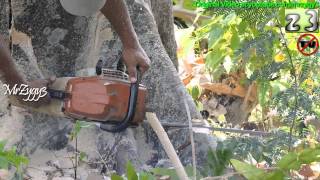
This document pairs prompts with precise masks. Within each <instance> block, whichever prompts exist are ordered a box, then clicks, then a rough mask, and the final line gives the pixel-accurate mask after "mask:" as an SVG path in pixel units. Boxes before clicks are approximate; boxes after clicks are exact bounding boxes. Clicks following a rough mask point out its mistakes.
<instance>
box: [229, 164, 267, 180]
mask: <svg viewBox="0 0 320 180" xmlns="http://www.w3.org/2000/svg"><path fill="white" fill-rule="evenodd" d="M230 161H231V163H232V165H233V167H234V168H235V169H236V170H237V171H238V172H239V173H241V174H242V175H243V176H244V177H246V178H247V179H248V180H256V179H257V177H261V176H263V174H264V172H263V170H261V169H258V168H256V167H255V166H253V165H250V164H247V163H244V162H241V161H238V160H236V159H231V160H230Z"/></svg>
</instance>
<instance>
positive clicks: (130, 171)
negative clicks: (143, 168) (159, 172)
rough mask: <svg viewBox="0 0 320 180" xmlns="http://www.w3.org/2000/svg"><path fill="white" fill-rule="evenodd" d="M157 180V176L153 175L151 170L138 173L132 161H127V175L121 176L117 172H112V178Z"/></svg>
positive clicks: (121, 179) (117, 179)
mask: <svg viewBox="0 0 320 180" xmlns="http://www.w3.org/2000/svg"><path fill="white" fill-rule="evenodd" d="M125 179H128V180H155V179H156V178H155V176H153V175H152V174H151V173H149V172H141V173H137V172H136V170H135V168H134V166H133V165H132V163H131V162H128V163H127V173H126V177H121V176H119V175H117V174H112V175H111V180H125Z"/></svg>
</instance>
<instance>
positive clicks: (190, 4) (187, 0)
mask: <svg viewBox="0 0 320 180" xmlns="http://www.w3.org/2000/svg"><path fill="white" fill-rule="evenodd" d="M182 6H183V8H184V9H187V10H196V9H197V7H196V6H195V5H194V0H184V1H183V5H182Z"/></svg>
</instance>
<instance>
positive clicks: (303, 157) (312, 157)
mask: <svg viewBox="0 0 320 180" xmlns="http://www.w3.org/2000/svg"><path fill="white" fill-rule="evenodd" d="M298 158H299V161H300V162H301V164H310V163H312V162H319V161H320V149H305V150H303V151H302V152H301V153H300V154H299V157H298Z"/></svg>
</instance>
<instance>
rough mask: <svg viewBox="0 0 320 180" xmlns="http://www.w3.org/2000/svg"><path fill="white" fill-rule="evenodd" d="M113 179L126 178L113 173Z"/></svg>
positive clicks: (120, 179) (121, 179)
mask: <svg viewBox="0 0 320 180" xmlns="http://www.w3.org/2000/svg"><path fill="white" fill-rule="evenodd" d="M111 180H124V179H123V177H121V176H119V175H117V174H112V175H111Z"/></svg>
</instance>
